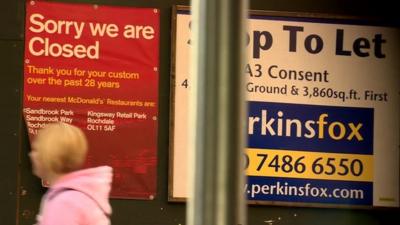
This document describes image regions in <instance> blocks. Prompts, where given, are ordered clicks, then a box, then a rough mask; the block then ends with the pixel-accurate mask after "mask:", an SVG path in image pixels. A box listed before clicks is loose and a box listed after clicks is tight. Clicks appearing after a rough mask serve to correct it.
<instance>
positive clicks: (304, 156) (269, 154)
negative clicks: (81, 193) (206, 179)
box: [169, 7, 400, 207]
mask: <svg viewBox="0 0 400 225" xmlns="http://www.w3.org/2000/svg"><path fill="white" fill-rule="evenodd" d="M174 15H175V18H174V20H173V24H174V25H175V29H174V33H173V34H174V38H173V43H172V45H173V57H172V64H173V66H172V68H173V69H172V71H171V73H172V81H171V92H172V97H173V99H172V101H171V102H172V104H171V120H172V122H171V129H170V133H171V139H170V140H171V147H170V179H169V182H170V184H169V185H170V190H169V199H170V200H171V201H183V200H185V198H186V197H187V185H186V182H187V168H188V165H187V133H188V129H189V128H188V127H187V123H186V122H187V116H188V115H187V112H188V110H187V107H188V92H189V91H188V90H190V88H191V85H193V84H192V83H191V79H190V74H189V72H190V70H189V68H190V48H191V36H190V35H191V32H190V31H191V30H190V26H191V24H190V23H191V16H190V12H189V10H188V8H183V7H178V8H177V9H176V10H175V11H174ZM399 39H400V32H399V30H398V29H396V28H391V27H385V26H381V25H377V24H373V23H372V22H368V21H366V20H360V19H357V18H337V17H333V16H330V17H328V16H318V15H305V14H303V15H302V14H296V13H276V12H265V11H257V12H252V13H251V15H250V18H249V19H248V31H247V43H246V44H247V45H246V46H247V53H248V62H247V64H246V67H245V71H244V73H243V76H245V77H246V84H245V89H246V90H245V92H246V96H247V97H246V100H247V105H248V113H247V115H246V118H243V120H245V121H246V124H247V127H246V133H247V146H246V149H245V153H244V156H243V159H244V161H245V165H246V166H245V171H246V174H247V182H246V184H245V187H243V190H244V192H245V193H246V195H247V198H248V200H249V202H250V203H254V204H278V205H294V206H322V207H398V206H399V139H400V134H399V130H400V121H399V115H400V97H399V93H400V92H399V91H400V76H399V75H400V72H399V71H400V64H399V63H398V62H399V59H400V43H399V41H398V40H399ZM216 151H218V149H216Z"/></svg>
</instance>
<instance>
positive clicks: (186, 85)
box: [181, 79, 189, 88]
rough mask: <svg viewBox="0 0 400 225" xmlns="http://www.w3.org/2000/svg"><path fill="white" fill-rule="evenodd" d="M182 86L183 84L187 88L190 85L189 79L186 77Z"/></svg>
mask: <svg viewBox="0 0 400 225" xmlns="http://www.w3.org/2000/svg"><path fill="white" fill-rule="evenodd" d="M181 86H183V87H185V88H188V87H189V83H188V79H185V80H184V81H183V82H182V84H181Z"/></svg>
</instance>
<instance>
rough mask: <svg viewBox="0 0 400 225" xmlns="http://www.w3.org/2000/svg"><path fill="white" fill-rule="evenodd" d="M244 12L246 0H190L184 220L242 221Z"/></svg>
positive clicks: (197, 223) (193, 223)
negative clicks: (188, 174)
mask: <svg viewBox="0 0 400 225" xmlns="http://www.w3.org/2000/svg"><path fill="white" fill-rule="evenodd" d="M245 12H246V13H247V1H246V0H193V1H192V15H193V16H192V18H193V19H192V28H193V33H192V41H193V42H192V43H193V49H192V66H191V77H192V84H193V85H192V89H191V93H190V97H189V101H190V103H189V106H190V109H189V111H190V113H189V128H190V130H191V131H190V132H189V136H190V138H189V155H190V158H191V159H190V160H189V164H190V165H191V166H192V171H190V172H189V173H191V176H190V178H189V199H188V209H187V224H188V225H236V224H246V222H245V221H246V209H247V205H246V204H245V199H244V166H243V153H242V152H243V150H244V139H245V121H246V120H245V108H246V106H245V102H244V84H243V80H244V66H245V55H246V53H245V47H244V43H245V21H246V19H245V18H247V16H245ZM246 15H247V14H246Z"/></svg>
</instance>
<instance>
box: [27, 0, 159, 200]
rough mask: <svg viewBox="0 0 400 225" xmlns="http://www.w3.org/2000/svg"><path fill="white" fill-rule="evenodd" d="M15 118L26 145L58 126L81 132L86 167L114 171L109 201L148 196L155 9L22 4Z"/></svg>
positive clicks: (153, 136) (153, 145)
mask: <svg viewBox="0 0 400 225" xmlns="http://www.w3.org/2000/svg"><path fill="white" fill-rule="evenodd" d="M26 6H27V7H26V11H27V13H26V26H25V61H24V106H23V114H24V118H25V121H26V126H27V129H28V132H29V137H30V139H32V138H33V136H34V135H35V134H36V133H37V131H38V129H40V128H42V127H44V126H45V124H47V123H51V122H56V121H63V122H66V123H71V124H74V125H76V126H78V127H80V128H81V129H83V131H84V132H85V133H86V135H87V137H88V140H89V146H90V149H89V156H88V160H87V162H86V165H85V166H86V167H90V166H97V165H110V166H112V167H113V168H114V180H113V187H112V192H111V195H112V197H116V198H141V199H152V198H154V195H155V193H156V180H157V179H156V176H157V174H156V171H157V169H156V168H157V167H156V162H157V124H158V75H159V73H158V60H159V59H158V57H159V55H158V54H159V53H158V52H159V48H158V46H159V11H158V9H153V8H151V9H150V8H129V7H112V6H103V5H88V4H67V3H56V2H42V1H27V5H26Z"/></svg>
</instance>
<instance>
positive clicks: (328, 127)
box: [248, 110, 364, 141]
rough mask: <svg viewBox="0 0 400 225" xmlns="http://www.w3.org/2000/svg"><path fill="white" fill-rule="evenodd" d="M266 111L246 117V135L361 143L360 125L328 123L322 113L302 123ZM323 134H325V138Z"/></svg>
mask: <svg viewBox="0 0 400 225" xmlns="http://www.w3.org/2000/svg"><path fill="white" fill-rule="evenodd" d="M268 116H269V115H268V111H267V110H261V117H260V116H249V117H248V134H249V135H253V134H254V132H255V131H256V132H260V133H259V134H258V135H264V136H266V135H270V136H286V137H291V136H293V135H295V136H296V137H299V138H302V137H305V138H310V139H311V138H318V139H325V138H331V139H333V140H343V139H347V140H348V141H352V140H356V141H363V140H364V138H363V136H362V135H361V132H360V130H361V129H362V127H363V124H362V123H347V122H341V121H332V122H329V121H328V118H329V114H328V113H322V114H320V115H319V116H318V117H317V118H315V120H306V121H302V120H301V119H298V118H285V117H284V116H285V115H284V113H283V112H282V111H278V112H277V113H276V116H275V115H273V116H269V117H268ZM326 131H328V132H326ZM325 134H327V135H326V136H325Z"/></svg>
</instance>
